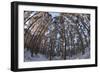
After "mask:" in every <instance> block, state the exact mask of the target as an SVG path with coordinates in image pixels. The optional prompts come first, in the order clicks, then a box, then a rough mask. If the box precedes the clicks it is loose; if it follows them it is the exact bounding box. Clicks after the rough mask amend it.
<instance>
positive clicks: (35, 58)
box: [24, 50, 48, 62]
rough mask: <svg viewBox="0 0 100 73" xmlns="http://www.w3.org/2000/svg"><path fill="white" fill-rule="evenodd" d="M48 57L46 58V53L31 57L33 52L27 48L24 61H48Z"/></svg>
mask: <svg viewBox="0 0 100 73" xmlns="http://www.w3.org/2000/svg"><path fill="white" fill-rule="evenodd" d="M47 60H48V59H47V58H46V56H45V55H42V54H37V55H34V56H33V57H31V52H30V51H27V50H25V51H24V61H25V62H30V61H47Z"/></svg>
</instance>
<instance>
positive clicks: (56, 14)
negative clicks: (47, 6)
mask: <svg viewBox="0 0 100 73" xmlns="http://www.w3.org/2000/svg"><path fill="white" fill-rule="evenodd" d="M49 13H50V14H51V15H52V18H53V17H56V16H59V15H60V13H59V12H49Z"/></svg>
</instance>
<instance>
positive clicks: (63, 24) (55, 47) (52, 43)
mask: <svg viewBox="0 0 100 73" xmlns="http://www.w3.org/2000/svg"><path fill="white" fill-rule="evenodd" d="M23 19H24V62H30V61H48V60H74V59H89V58H90V50H91V49H90V14H85V13H67V12H66V13H64V12H43V11H24V17H23Z"/></svg>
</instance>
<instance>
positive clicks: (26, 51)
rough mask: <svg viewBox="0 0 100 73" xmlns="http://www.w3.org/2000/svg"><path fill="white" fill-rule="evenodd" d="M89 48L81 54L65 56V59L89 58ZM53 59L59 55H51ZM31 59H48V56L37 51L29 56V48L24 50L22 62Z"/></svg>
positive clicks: (57, 58)
mask: <svg viewBox="0 0 100 73" xmlns="http://www.w3.org/2000/svg"><path fill="white" fill-rule="evenodd" d="M89 51H90V50H85V54H84V55H82V53H79V54H77V55H73V56H72V57H69V56H66V60H74V59H89V58H90V52H89ZM53 60H61V57H60V56H55V57H53ZM31 61H48V58H47V57H46V56H45V55H43V54H40V53H38V54H37V55H34V56H33V57H31V52H30V51H29V50H26V49H25V51H24V62H31Z"/></svg>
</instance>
